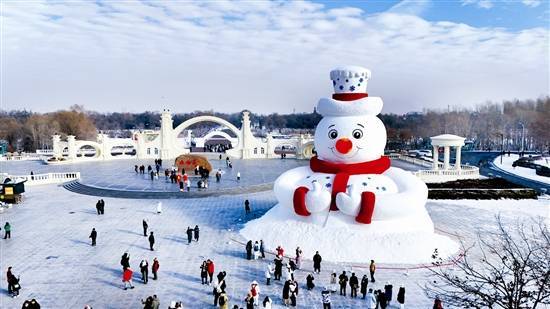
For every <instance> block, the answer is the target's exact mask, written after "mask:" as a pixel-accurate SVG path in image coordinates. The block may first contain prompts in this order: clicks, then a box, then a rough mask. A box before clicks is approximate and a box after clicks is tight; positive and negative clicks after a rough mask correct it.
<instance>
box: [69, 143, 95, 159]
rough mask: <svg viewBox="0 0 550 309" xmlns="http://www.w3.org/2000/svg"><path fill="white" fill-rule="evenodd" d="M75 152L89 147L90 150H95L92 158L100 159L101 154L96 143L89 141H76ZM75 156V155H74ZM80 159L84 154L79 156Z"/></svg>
mask: <svg viewBox="0 0 550 309" xmlns="http://www.w3.org/2000/svg"><path fill="white" fill-rule="evenodd" d="M75 146H76V147H75V148H76V151H77V152H78V151H79V150H81V149H82V148H83V147H86V146H88V147H91V148H94V150H95V155H94V156H93V157H92V158H99V157H101V155H102V153H101V146H100V145H99V144H98V143H96V142H89V141H77V142H76V145H75ZM75 155H76V153H75ZM81 157H82V158H84V154H82V156H81Z"/></svg>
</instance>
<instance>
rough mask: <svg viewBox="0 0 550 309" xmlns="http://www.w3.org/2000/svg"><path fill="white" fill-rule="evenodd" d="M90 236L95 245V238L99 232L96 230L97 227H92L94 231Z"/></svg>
mask: <svg viewBox="0 0 550 309" xmlns="http://www.w3.org/2000/svg"><path fill="white" fill-rule="evenodd" d="M88 238H91V239H92V246H95V240H96V238H97V232H96V230H95V228H92V232H91V233H90V237H88Z"/></svg>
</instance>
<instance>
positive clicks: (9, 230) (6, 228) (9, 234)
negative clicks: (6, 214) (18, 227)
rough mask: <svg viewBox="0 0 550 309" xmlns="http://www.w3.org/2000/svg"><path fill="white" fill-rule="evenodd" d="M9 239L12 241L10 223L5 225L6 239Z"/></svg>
mask: <svg viewBox="0 0 550 309" xmlns="http://www.w3.org/2000/svg"><path fill="white" fill-rule="evenodd" d="M8 238H10V239H11V225H10V223H9V222H6V224H4V239H8Z"/></svg>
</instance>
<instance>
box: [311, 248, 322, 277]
mask: <svg viewBox="0 0 550 309" xmlns="http://www.w3.org/2000/svg"><path fill="white" fill-rule="evenodd" d="M322 260H323V258H322V257H321V255H320V254H319V251H316V252H315V255H314V256H313V272H314V273H318V274H320V273H321V261H322Z"/></svg>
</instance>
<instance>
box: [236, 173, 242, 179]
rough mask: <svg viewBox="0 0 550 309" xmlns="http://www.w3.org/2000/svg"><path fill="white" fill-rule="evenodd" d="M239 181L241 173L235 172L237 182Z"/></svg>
mask: <svg viewBox="0 0 550 309" xmlns="http://www.w3.org/2000/svg"><path fill="white" fill-rule="evenodd" d="M240 180H241V172H237V181H240Z"/></svg>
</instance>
